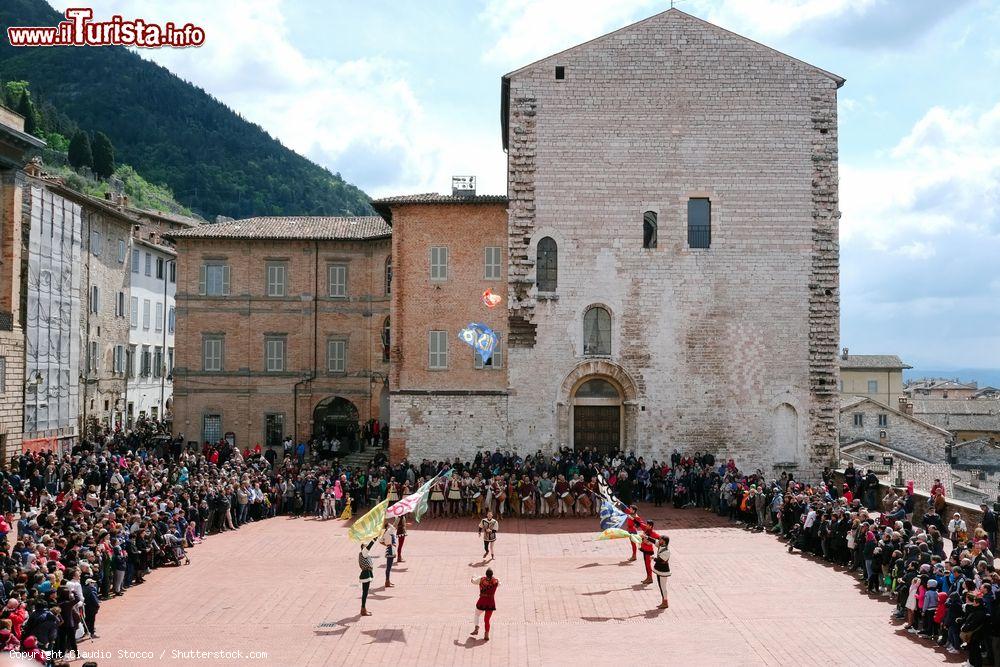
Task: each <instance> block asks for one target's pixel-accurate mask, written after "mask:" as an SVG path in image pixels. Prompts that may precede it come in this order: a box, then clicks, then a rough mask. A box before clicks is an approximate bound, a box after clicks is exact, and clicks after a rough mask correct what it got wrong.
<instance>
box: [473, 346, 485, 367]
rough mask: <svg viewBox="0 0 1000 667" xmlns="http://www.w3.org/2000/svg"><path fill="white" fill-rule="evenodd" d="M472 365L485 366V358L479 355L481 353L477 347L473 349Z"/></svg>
mask: <svg viewBox="0 0 1000 667" xmlns="http://www.w3.org/2000/svg"><path fill="white" fill-rule="evenodd" d="M472 365H473V367H475V368H482V367H483V358H482V357H480V356H479V353H478V352H476V350H475V349H473V350H472Z"/></svg>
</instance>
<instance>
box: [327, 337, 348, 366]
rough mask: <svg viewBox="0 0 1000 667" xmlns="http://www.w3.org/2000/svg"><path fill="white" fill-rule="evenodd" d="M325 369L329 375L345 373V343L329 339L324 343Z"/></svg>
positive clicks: (340, 340) (344, 341)
mask: <svg viewBox="0 0 1000 667" xmlns="http://www.w3.org/2000/svg"><path fill="white" fill-rule="evenodd" d="M326 369H327V370H328V371H329V372H331V373H344V372H346V371H347V341H346V340H342V339H335V338H331V339H330V340H328V341H327V342H326Z"/></svg>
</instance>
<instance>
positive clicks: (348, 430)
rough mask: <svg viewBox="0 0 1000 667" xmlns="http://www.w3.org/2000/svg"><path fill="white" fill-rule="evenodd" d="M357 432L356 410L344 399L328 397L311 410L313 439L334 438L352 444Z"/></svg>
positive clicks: (352, 404)
mask: <svg viewBox="0 0 1000 667" xmlns="http://www.w3.org/2000/svg"><path fill="white" fill-rule="evenodd" d="M357 432H358V408H357V407H355V405H354V403H351V402H350V401H349V400H347V399H346V398H342V397H340V396H330V397H329V398H325V399H323V400H322V401H320V402H319V403H318V404H317V405H316V409H315V410H313V437H315V438H318V439H324V438H327V439H330V438H336V439H337V440H340V441H341V442H342V443H344V444H353V442H354V439H355V438H356V436H357Z"/></svg>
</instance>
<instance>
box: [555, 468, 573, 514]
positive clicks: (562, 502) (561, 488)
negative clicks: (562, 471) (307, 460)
mask: <svg viewBox="0 0 1000 667" xmlns="http://www.w3.org/2000/svg"><path fill="white" fill-rule="evenodd" d="M556 497H557V498H559V516H562V517H564V516H566V508H567V506H569V505H571V504H572V501H571V500H570V496H569V482H567V481H566V477H565V476H564V475H559V478H558V479H557V480H556Z"/></svg>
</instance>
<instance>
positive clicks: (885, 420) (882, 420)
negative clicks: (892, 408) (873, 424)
mask: <svg viewBox="0 0 1000 667" xmlns="http://www.w3.org/2000/svg"><path fill="white" fill-rule="evenodd" d="M878 425H879V428H885V427H886V426H888V425H889V415H887V414H884V413H883V414H880V415H879V416H878Z"/></svg>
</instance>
